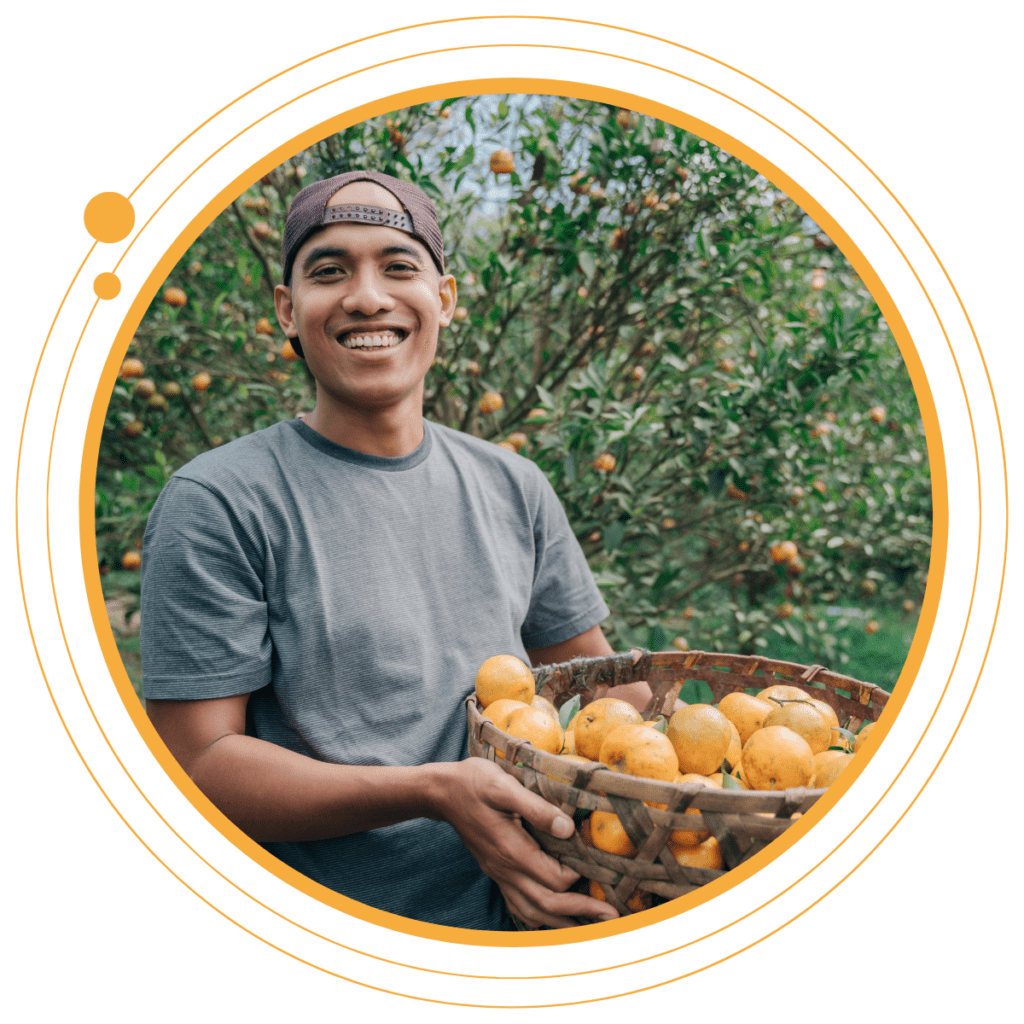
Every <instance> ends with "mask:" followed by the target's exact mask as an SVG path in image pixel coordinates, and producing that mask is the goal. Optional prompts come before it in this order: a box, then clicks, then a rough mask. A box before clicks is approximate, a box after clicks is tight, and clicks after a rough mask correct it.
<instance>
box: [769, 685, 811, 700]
mask: <svg viewBox="0 0 1024 1024" xmlns="http://www.w3.org/2000/svg"><path fill="white" fill-rule="evenodd" d="M809 696H810V694H809V693H807V691H806V690H801V689H800V687H799V686H787V685H786V684H785V683H776V684H775V685H774V686H768V687H766V688H765V689H763V690H762V691H761V692H760V693H759V694H758V697H760V698H761V699H762V700H770V701H780V700H807V698H808V697H809Z"/></svg>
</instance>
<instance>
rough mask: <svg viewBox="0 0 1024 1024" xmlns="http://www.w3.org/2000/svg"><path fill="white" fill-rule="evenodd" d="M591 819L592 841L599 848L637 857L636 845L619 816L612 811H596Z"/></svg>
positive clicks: (619, 854)
mask: <svg viewBox="0 0 1024 1024" xmlns="http://www.w3.org/2000/svg"><path fill="white" fill-rule="evenodd" d="M588 820H589V821H590V841H591V843H593V845H594V847H595V848H596V849H598V850H604V852H605V853H614V854H617V855H618V856H620V857H635V856H636V847H635V846H634V845H633V840H632V839H630V838H629V835H628V834H627V833H626V830H625V829H624V828H623V827H622V822H621V821H619V819H618V816H617V815H615V814H613V813H612V812H611V811H594V813H593V814H591V815H590V818H589V819H588Z"/></svg>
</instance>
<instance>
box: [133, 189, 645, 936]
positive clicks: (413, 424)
mask: <svg viewBox="0 0 1024 1024" xmlns="http://www.w3.org/2000/svg"><path fill="white" fill-rule="evenodd" d="M283 281H284V283H283V284H282V285H279V286H278V287H277V289H276V293H275V303H276V308H277V315H278V320H279V322H280V325H281V328H282V330H283V331H284V333H285V334H286V335H287V336H288V337H289V338H290V339H291V340H292V345H293V346H294V347H295V348H296V350H297V351H298V352H300V354H301V355H302V357H303V358H304V359H305V361H306V364H307V366H308V367H309V369H310V372H311V374H312V376H313V377H314V378H315V380H316V406H315V408H314V410H313V412H312V413H310V414H309V415H308V416H307V417H306V418H305V420H304V421H301V420H296V421H292V422H290V423H281V424H277V425H276V426H274V427H270V428H268V429H266V430H263V431H259V432H257V433H255V434H252V435H249V436H248V437H245V438H240V439H238V440H237V441H235V442H233V443H231V444H229V445H226V446H224V447H223V448H220V449H217V450H215V451H211V452H207V453H205V454H204V455H202V456H200V457H199V458H197V459H195V460H193V462H191V463H189V464H188V465H187V466H185V467H183V468H182V469H181V470H180V471H179V472H178V473H177V474H175V476H174V477H173V478H172V480H171V481H170V482H169V483H168V485H167V487H166V488H165V489H164V491H163V493H162V494H161V496H160V499H159V501H158V502H157V504H156V506H155V507H154V510H153V513H152V515H151V517H150V521H149V525H148V528H147V532H146V541H145V548H144V554H143V590H142V622H143V627H142V651H143V675H144V680H145V684H144V685H145V693H146V698H147V709H148V712H149V715H150V718H151V720H152V721H153V723H154V725H155V727H156V729H157V731H158V732H159V733H160V735H161V737H162V738H163V740H164V741H165V742H166V744H167V746H168V748H169V749H170V751H171V753H172V754H173V755H174V756H175V758H176V759H177V760H178V762H179V763H180V764H181V765H182V766H183V768H184V769H185V770H186V772H188V774H189V776H190V777H191V778H192V779H193V781H194V782H195V783H196V785H197V786H199V788H200V789H201V790H202V791H203V792H204V793H205V794H206V795H207V796H208V797H209V798H210V800H211V801H212V802H213V803H214V804H215V805H216V806H217V807H218V808H220V810H221V811H223V813H224V814H225V815H226V816H227V817H228V818H229V819H230V820H231V821H233V822H234V823H235V824H236V825H238V826H239V827H240V828H241V829H243V830H244V831H245V832H246V833H247V834H248V835H250V836H251V837H252V838H253V839H255V840H257V841H258V842H260V843H262V844H263V845H264V846H265V847H266V848H267V849H268V850H270V851H271V852H272V853H273V854H275V856H277V857H279V858H280V859H281V860H283V861H284V862H285V863H287V864H290V865H291V866H292V867H294V868H295V869H296V870H298V871H300V872H302V873H303V874H306V875H308V876H309V877H311V878H313V879H315V880H317V881H319V882H321V883H322V884H324V885H326V886H327V887H329V888H331V889H334V890H336V891H338V892H342V893H344V894H346V895H348V896H351V897H352V898H353V899H356V900H360V901H362V902H365V903H367V904H370V905H372V906H375V907H378V908H380V909H383V910H387V911H390V912H392V913H396V914H401V915H403V916H407V917H413V918H418V919H420V920H425V921H431V922H434V923H440V924H447V925H453V926H458V927H466V928H502V927H505V926H506V923H507V915H506V910H505V905H507V907H508V908H509V909H511V910H512V912H513V913H515V914H516V915H517V916H518V917H520V918H521V919H522V920H523V921H525V922H526V923H527V924H529V925H531V926H533V927H540V926H542V925H549V926H554V927H560V926H566V925H570V924H574V923H576V922H575V921H574V920H573V918H576V917H582V918H596V919H609V918H612V917H614V916H616V915H615V911H614V910H613V909H612V908H611V907H610V906H608V904H606V903H603V902H600V901H597V900H593V899H591V898H590V897H588V896H584V895H580V894H577V893H570V892H567V891H566V890H567V889H568V888H569V887H570V886H571V885H572V883H573V882H574V881H575V880H576V876H575V875H574V874H573V873H572V872H571V871H568V870H566V869H563V868H562V867H561V866H560V865H559V864H558V863H557V862H556V861H555V860H553V859H552V858H550V857H548V856H547V855H546V854H544V853H543V852H542V851H541V850H540V848H539V847H538V846H537V844H536V843H535V842H534V841H533V840H532V838H531V837H530V836H529V835H528V833H527V832H526V831H525V829H524V828H523V827H522V825H521V824H520V818H525V819H526V820H528V821H529V822H531V823H532V824H533V825H534V826H536V827H537V828H540V829H544V830H546V831H548V832H550V833H551V834H552V835H555V836H559V837H566V836H568V835H570V834H571V830H572V822H571V820H570V819H569V818H568V817H567V816H566V815H564V814H563V813H562V812H561V811H559V810H558V809H557V808H555V807H553V806H551V805H550V804H548V803H546V802H545V801H544V800H542V799H541V798H540V797H538V796H536V795H535V794H532V793H530V792H528V791H527V790H526V789H524V788H523V787H522V786H521V785H520V784H519V783H518V782H516V781H515V780H514V779H512V778H510V777H509V776H507V775H505V774H504V773H503V772H502V771H501V769H499V768H498V767H497V766H495V765H493V764H491V763H489V762H487V761H485V760H482V759H479V758H468V759H464V758H463V755H464V752H465V736H466V727H465V717H464V708H463V705H462V701H463V699H464V697H465V696H466V695H467V694H468V693H469V692H470V691H471V690H472V686H473V679H474V676H475V673H476V669H477V668H478V666H479V665H480V664H481V663H482V662H483V661H484V660H486V658H488V657H490V656H491V655H494V654H516V655H518V656H520V657H523V658H526V657H529V658H530V659H531V660H532V661H533V662H534V663H535V664H539V663H545V662H548V663H550V662H553V661H561V660H567V659H569V658H571V657H575V656H599V655H606V654H610V653H611V648H610V647H609V645H608V643H607V641H606V640H605V638H604V636H603V634H602V633H601V630H600V627H599V626H598V623H599V622H600V620H601V619H603V618H604V617H605V616H606V615H607V614H608V610H607V608H606V607H605V605H604V602H603V601H602V600H601V598H600V596H599V594H598V592H597V589H596V587H595V585H594V582H593V578H592V577H591V575H590V572H589V569H588V568H587V565H586V561H585V560H584V558H583V555H582V552H581V551H580V549H579V545H578V544H577V543H576V541H575V538H574V536H573V534H572V532H571V530H570V529H569V526H568V523H567V521H566V519H565V515H564V512H563V511H562V509H561V506H560V505H559V503H558V501H557V498H555V496H554V494H553V492H552V491H551V488H550V486H549V485H548V484H547V481H546V480H545V479H544V477H543V475H542V474H541V473H540V471H539V470H538V469H537V468H536V467H535V466H534V465H533V464H532V463H531V462H529V461H528V460H526V459H523V458H520V457H519V456H516V455H513V454H511V453H509V452H505V451H504V450H502V449H499V448H498V447H497V446H495V445H491V444H488V443H486V442H482V441H480V440H479V439H476V438H472V437H468V436H467V435H463V434H460V433H458V432H456V431H451V430H448V429H446V428H441V427H438V426H437V425H435V424H430V423H427V422H426V421H424V419H423V414H422V402H423V381H424V377H425V375H426V373H427V369H428V368H429V367H430V365H431V363H432V361H433V359H434V354H435V351H436V347H437V340H438V332H439V329H440V328H441V327H443V326H447V325H448V324H449V323H450V321H451V318H452V314H453V313H454V311H455V307H456V286H455V280H454V278H453V277H452V276H451V275H450V274H447V273H445V269H444V253H443V246H442V240H441V233H440V230H439V227H438V223H437V215H436V212H435V210H434V207H433V204H432V203H431V202H430V200H429V199H428V198H427V197H426V196H425V195H424V194H423V193H422V192H421V191H420V190H419V189H418V188H416V187H415V186H412V185H409V184H408V183H405V182H401V181H399V180H398V179H395V178H391V177H389V176H388V175H384V174H379V173H376V172H372V171H365V172H349V173H347V174H344V175H340V176H338V177H336V178H333V179H329V180H328V181H326V182H316V183H314V184H313V185H311V186H309V187H308V188H306V189H304V190H303V191H302V192H300V193H299V194H298V195H297V196H296V198H295V200H294V202H293V203H292V207H291V209H290V211H289V215H288V221H287V224H286V228H285V234H284V241H283ZM619 689H620V690H621V691H623V693H622V695H623V696H625V697H627V698H630V699H632V700H633V701H634V702H635V703H637V704H642V703H643V702H644V701H645V699H646V697H647V696H648V695H649V690H647V689H646V686H645V685H644V684H639V686H634V687H624V688H619ZM492 881H493V884H492Z"/></svg>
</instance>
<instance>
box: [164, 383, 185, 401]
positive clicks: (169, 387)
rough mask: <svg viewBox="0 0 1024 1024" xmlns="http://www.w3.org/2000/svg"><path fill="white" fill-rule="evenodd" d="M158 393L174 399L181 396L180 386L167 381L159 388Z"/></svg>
mask: <svg viewBox="0 0 1024 1024" xmlns="http://www.w3.org/2000/svg"><path fill="white" fill-rule="evenodd" d="M160 391H161V392H162V393H163V394H165V395H166V396H167V397H168V398H176V397H177V396H178V395H180V394H181V385H180V384H179V383H178V382H177V381H174V380H169V381H167V383H166V384H162V385H161V386H160Z"/></svg>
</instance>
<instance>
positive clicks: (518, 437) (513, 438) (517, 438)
mask: <svg viewBox="0 0 1024 1024" xmlns="http://www.w3.org/2000/svg"><path fill="white" fill-rule="evenodd" d="M528 440H529V439H528V438H527V436H526V435H525V434H524V433H523V432H522V431H520V430H517V431H515V432H514V433H511V434H509V435H508V443H509V444H511V445H514V446H515V449H516V451H517V452H518V451H519V450H520V449H521V448H522V447H523V445H524V444H526V442H527V441H528Z"/></svg>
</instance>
